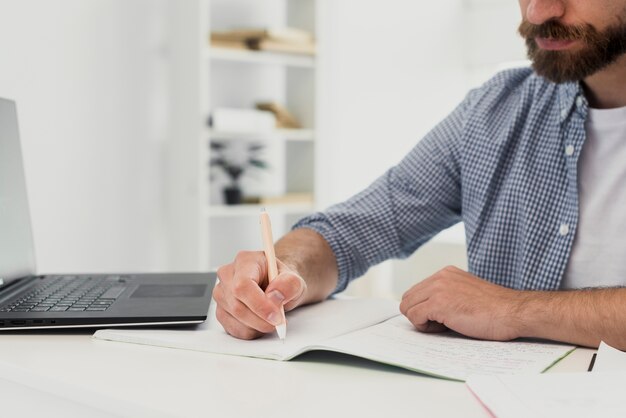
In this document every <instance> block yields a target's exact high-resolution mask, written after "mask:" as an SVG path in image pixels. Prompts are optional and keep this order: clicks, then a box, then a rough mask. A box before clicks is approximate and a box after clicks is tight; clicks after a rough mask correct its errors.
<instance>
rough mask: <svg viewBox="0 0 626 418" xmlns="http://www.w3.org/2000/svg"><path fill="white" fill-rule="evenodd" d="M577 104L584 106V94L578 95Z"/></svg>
mask: <svg viewBox="0 0 626 418" xmlns="http://www.w3.org/2000/svg"><path fill="white" fill-rule="evenodd" d="M576 106H578V107H583V97H582V96H578V97H577V98H576Z"/></svg>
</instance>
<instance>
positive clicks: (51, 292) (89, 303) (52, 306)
mask: <svg viewBox="0 0 626 418" xmlns="http://www.w3.org/2000/svg"><path fill="white" fill-rule="evenodd" d="M126 287H127V284H126V278H125V277H124V276H104V277H87V276H80V277H78V276H51V277H49V278H46V279H45V280H41V282H40V283H38V284H37V285H35V287H34V288H32V289H31V290H30V291H29V292H28V293H27V294H26V295H24V296H22V297H20V298H19V299H16V300H13V301H11V302H9V303H8V304H6V305H4V306H2V307H0V312H66V311H67V312H82V311H89V312H103V311H106V310H107V309H108V308H109V307H110V306H111V305H112V304H113V302H115V300H116V299H117V298H118V297H119V296H120V295H121V294H122V293H123V292H124V290H126Z"/></svg>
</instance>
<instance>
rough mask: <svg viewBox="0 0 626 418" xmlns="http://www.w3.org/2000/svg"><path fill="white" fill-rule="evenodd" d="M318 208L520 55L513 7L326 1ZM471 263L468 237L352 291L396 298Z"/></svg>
mask: <svg viewBox="0 0 626 418" xmlns="http://www.w3.org/2000/svg"><path fill="white" fill-rule="evenodd" d="M321 2H322V3H321V4H322V6H323V7H322V10H321V11H320V18H319V21H320V24H321V27H320V28H319V32H320V33H319V36H320V43H321V45H320V67H321V68H320V73H321V76H320V81H319V86H320V93H319V96H320V97H321V101H320V103H319V110H318V113H319V115H321V118H320V126H321V128H320V136H321V138H322V140H323V141H322V143H321V144H320V153H319V154H318V157H319V158H321V159H322V160H323V161H324V164H323V170H321V171H320V172H319V175H318V178H317V195H318V196H319V198H320V203H321V205H322V206H326V205H329V204H331V203H334V202H337V201H341V200H344V199H346V198H347V197H349V196H351V195H352V194H354V193H356V192H358V191H359V190H361V189H362V188H363V187H366V186H367V185H368V184H370V183H371V182H372V181H373V180H374V179H375V178H376V177H378V176H379V175H380V174H382V173H383V172H384V171H385V170H386V169H387V168H389V167H390V166H391V165H393V164H395V163H397V162H398V161H399V160H400V159H401V158H402V157H403V156H404V155H405V154H406V153H407V152H408V151H409V150H410V149H411V148H412V147H413V146H414V145H415V144H416V143H417V142H418V141H419V140H420V139H421V138H422V137H423V136H424V135H425V134H426V133H427V132H428V131H429V130H430V129H431V128H432V127H433V126H434V125H435V124H436V123H438V122H439V121H440V120H441V119H443V118H444V117H445V116H446V115H447V114H448V113H449V112H450V111H451V110H452V109H453V108H454V107H455V106H456V105H457V104H458V103H459V102H460V101H461V100H462V99H463V97H464V96H465V94H466V93H467V91H468V90H469V88H470V87H473V86H475V85H476V84H477V83H479V82H482V81H484V80H485V78H486V77H488V76H489V75H490V74H491V73H493V71H494V69H495V68H496V66H497V65H498V64H499V63H500V62H502V61H510V60H519V59H521V58H523V55H524V48H523V43H522V41H521V39H519V38H518V36H517V34H516V29H517V25H518V24H519V11H518V5H517V2H515V1H510V2H509V1H507V2H502V1H500V0H443V1H437V2H424V1H411V0H341V1H332V0H326V1H324V0H321ZM447 264H455V265H458V266H460V267H465V266H466V256H465V247H464V237H463V230H462V229H460V230H459V229H457V231H456V232H454V233H450V234H447V236H445V237H441V238H439V239H437V238H436V239H435V240H433V242H431V243H429V244H427V245H426V246H425V247H424V248H422V249H420V250H419V251H418V252H417V253H416V254H415V255H414V256H413V257H411V258H410V259H408V260H406V261H394V262H387V263H383V264H382V265H380V266H378V267H377V268H375V269H372V270H371V271H370V273H368V275H366V277H365V278H363V279H360V280H358V281H356V282H354V283H353V285H351V289H350V291H351V292H352V293H353V294H376V295H379V296H380V295H382V296H393V297H398V296H399V295H401V294H402V293H403V291H404V290H406V289H407V288H408V287H410V285H411V284H413V283H415V282H416V281H419V280H421V279H423V278H425V277H427V276H428V275H429V274H431V273H433V272H434V271H436V270H438V269H439V268H441V267H443V266H445V265H447Z"/></svg>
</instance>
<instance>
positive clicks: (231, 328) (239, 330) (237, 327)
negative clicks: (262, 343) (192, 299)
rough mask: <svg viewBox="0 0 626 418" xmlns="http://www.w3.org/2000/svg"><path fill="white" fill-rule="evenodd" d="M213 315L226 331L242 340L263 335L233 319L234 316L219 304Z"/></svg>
mask: <svg viewBox="0 0 626 418" xmlns="http://www.w3.org/2000/svg"><path fill="white" fill-rule="evenodd" d="M215 317H216V318H217V320H218V321H219V322H220V324H222V326H223V327H224V329H225V330H226V332H228V333H229V334H230V335H232V336H233V337H235V338H239V339H242V340H252V339H255V338H259V337H260V336H262V335H263V333H262V332H260V331H258V330H256V329H253V328H250V327H247V326H245V325H244V324H242V323H241V322H240V321H238V320H237V319H235V317H234V316H232V315H231V314H229V313H228V312H227V311H226V310H224V309H222V308H221V307H219V306H218V308H217V310H216V311H215Z"/></svg>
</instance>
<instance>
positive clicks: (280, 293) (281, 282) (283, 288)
mask: <svg viewBox="0 0 626 418" xmlns="http://www.w3.org/2000/svg"><path fill="white" fill-rule="evenodd" d="M279 271H280V269H279ZM305 291H306V282H305V281H304V279H302V277H300V276H299V275H298V274H296V273H294V272H292V271H289V270H286V271H282V272H280V273H279V274H278V276H276V278H275V279H274V280H273V281H272V282H271V283H270V284H269V285H268V286H267V289H265V294H266V295H267V297H268V298H269V299H270V300H271V301H272V302H273V303H274V304H275V305H276V306H281V305H284V307H285V310H286V311H290V310H292V309H294V308H295V307H297V306H299V305H300V303H301V302H302V299H303V297H304V294H305Z"/></svg>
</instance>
